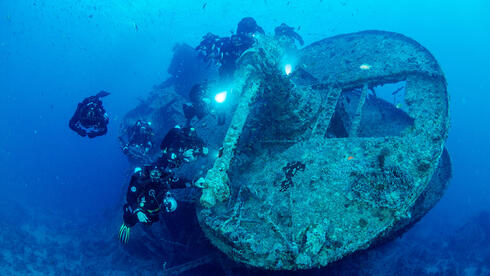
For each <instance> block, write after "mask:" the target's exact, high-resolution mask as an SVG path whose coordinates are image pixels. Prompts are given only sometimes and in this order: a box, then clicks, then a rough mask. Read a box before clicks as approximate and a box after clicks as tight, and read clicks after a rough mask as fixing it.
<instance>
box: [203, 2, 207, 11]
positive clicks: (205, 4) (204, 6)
mask: <svg viewBox="0 0 490 276" xmlns="http://www.w3.org/2000/svg"><path fill="white" fill-rule="evenodd" d="M207 5H208V2H206V3H204V5H202V9H203V10H204V9H205V8H206V6H207Z"/></svg>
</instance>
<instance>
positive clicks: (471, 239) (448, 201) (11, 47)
mask: <svg viewBox="0 0 490 276" xmlns="http://www.w3.org/2000/svg"><path fill="white" fill-rule="evenodd" d="M489 11H490V2H488V1H485V0H472V1H465V2H460V1H442V0H431V1H422V0H411V1H409V0H400V1H385V0H377V1H376V0H311V1H295V0H290V1H287V0H284V1H274V0H249V1H233V2H230V1H207V0H199V1H177V0H168V1H156V0H142V1H113V0H104V1H90V0H78V1H74V0H73V1H60V0H30V1H26V0H18V1H6V0H0V99H1V101H0V129H1V130H2V135H0V145H1V146H0V175H1V176H2V180H1V182H0V183H1V184H0V187H1V191H2V193H1V194H0V200H1V201H2V202H3V203H2V204H0V206H2V212H0V214H1V216H0V221H3V222H4V224H0V225H3V226H2V228H0V237H1V238H2V240H0V243H2V244H3V246H2V248H1V249H0V250H1V252H0V266H1V267H2V270H0V274H6V275H7V274H19V275H21V274H26V273H36V271H37V273H45V274H50V273H61V274H78V273H81V274H85V273H84V271H80V270H79V269H80V267H84V268H86V269H87V270H86V271H85V272H86V273H94V271H106V272H107V271H110V270H109V268H108V267H103V266H102V265H101V268H100V270H98V268H97V266H96V265H100V264H98V263H97V262H95V261H93V262H91V266H90V267H86V266H84V265H83V264H81V265H80V264H79V263H77V262H78V261H79V259H81V260H84V258H85V257H83V255H84V254H87V252H84V251H82V249H83V248H81V247H80V248H79V247H76V246H75V245H74V246H75V247H66V248H60V247H63V246H65V243H63V242H62V241H64V240H66V239H76V238H77V237H78V238H79V237H80V236H83V235H84V232H83V231H80V232H77V231H78V230H80V229H83V228H85V229H91V228H93V227H98V228H103V229H105V230H107V231H111V230H112V229H109V228H110V227H113V225H112V224H109V223H107V225H105V224H104V223H105V222H107V221H111V223H112V220H113V218H111V215H113V214H114V212H113V210H114V209H115V208H120V206H119V205H118V204H120V201H121V198H123V196H124V193H125V190H124V189H125V187H126V186H125V185H126V184H127V181H128V179H129V174H128V169H129V165H128V162H127V158H126V157H125V156H124V155H123V154H122V152H121V150H120V144H119V142H118V139H117V137H118V132H119V125H120V123H121V119H122V117H123V116H124V115H125V113H126V112H127V111H129V110H130V109H132V108H133V107H134V106H136V105H137V103H138V101H139V99H141V98H144V97H146V95H147V94H148V92H149V91H150V90H151V89H152V87H153V86H154V85H158V84H160V83H161V82H162V81H163V80H165V79H166V78H167V77H168V75H167V72H166V69H167V67H168V65H169V62H170V59H171V57H172V48H173V46H174V45H175V43H179V42H185V43H188V44H189V45H197V44H198V43H199V41H200V39H201V37H202V36H203V35H204V34H206V33H207V32H213V33H216V34H219V35H223V36H227V35H229V34H230V31H233V30H235V27H236V24H237V22H238V21H240V19H241V18H243V17H246V16H252V17H254V18H255V19H256V20H257V22H258V23H259V24H260V25H261V26H262V27H263V28H264V29H265V30H266V32H272V31H273V29H274V27H276V26H278V25H279V24H280V23H282V22H286V23H288V24H289V25H291V26H294V27H296V28H298V29H299V31H298V32H299V33H300V34H301V35H302V36H303V38H304V40H305V44H306V45H308V44H310V43H312V42H315V41H317V40H320V39H322V38H325V37H329V36H333V35H337V34H343V33H350V32H355V31H360V30H387V31H393V32H399V33H402V34H404V35H406V36H408V37H411V38H413V39H415V40H417V41H418V42H420V43H421V44H422V45H424V46H425V47H426V48H427V49H428V50H429V51H431V53H432V54H433V55H434V56H435V58H436V59H437V60H438V61H439V63H440V65H441V67H442V69H443V71H444V72H445V74H446V79H447V81H448V90H449V94H450V108H451V129H450V133H449V138H448V140H447V148H448V149H449V152H450V154H451V158H452V161H453V178H452V180H451V183H450V186H449V188H448V190H447V191H446V193H445V195H444V197H443V198H442V199H441V201H440V202H439V203H438V204H437V205H436V206H435V208H434V209H433V210H431V211H430V212H429V213H428V215H427V216H426V217H424V218H423V219H422V220H421V221H420V222H419V223H418V224H417V225H416V226H415V227H414V228H413V229H411V230H410V231H409V232H408V233H407V234H406V235H405V236H404V237H403V238H401V239H399V240H397V241H395V242H393V243H391V244H389V245H387V246H385V247H383V248H381V249H379V250H378V251H376V254H372V255H369V256H368V257H363V258H362V259H361V260H362V262H361V261H358V262H357V264H358V265H359V264H360V265H359V267H356V268H357V272H358V273H359V274H364V275H365V274H366V273H367V274H371V273H374V271H375V272H376V273H378V274H385V275H388V274H390V273H391V272H393V270H390V269H393V267H396V266H400V264H399V263H397V262H399V261H400V258H404V257H405V259H406V260H409V263H408V264H406V263H405V264H404V265H406V267H410V268H413V269H414V270H413V271H409V270H406V271H405V272H406V273H407V275H408V274H411V272H414V273H415V271H419V272H422V273H426V274H430V273H434V274H438V273H442V274H454V275H456V274H460V273H466V274H468V275H484V274H490V270H489V269H490V253H489V249H488V248H490V234H489V233H490V226H489V222H488V220H489V219H490V215H489V214H488V212H490V162H489V159H488V158H489V157H490V145H489V141H490V108H489V104H490V94H489V93H488V92H489V91H490V67H489V66H490V53H489V49H490V17H489V16H488V12H489ZM99 90H107V91H110V92H111V93H112V94H111V96H110V97H107V98H105V99H104V105H105V107H106V109H107V111H108V113H109V116H110V118H111V122H110V124H109V131H108V134H107V135H106V136H103V137H98V138H97V139H90V140H89V139H82V138H81V137H79V136H78V135H76V133H74V132H72V131H71V130H70V129H69V128H68V120H69V118H70V117H71V116H72V114H73V111H74V110H75V109H76V105H77V103H78V102H80V101H81V100H82V99H83V98H85V97H87V96H89V95H93V94H95V93H96V92H98V91H99ZM37 226H39V227H45V229H46V230H45V231H44V230H43V231H41V232H36V233H37V234H36V235H35V236H36V237H37V238H36V239H27V238H26V237H23V236H16V235H14V234H13V233H12V232H15V231H16V229H23V230H22V231H26V232H30V233H32V232H35V230H33V229H36V227H37ZM104 227H105V228H104ZM72 228H73V229H78V230H77V231H75V232H72V233H73V235H70V231H71V230H70V229H72ZM106 228H107V229H106ZM26 229H28V230H26ZM113 231H114V233H115V232H116V231H117V228H114V229H113ZM43 235H44V236H43ZM480 236H482V237H480ZM101 237H102V236H101ZM104 237H105V236H104ZM57 238H59V242H56V239H57ZM84 238H87V237H84ZM101 239H102V238H101ZM106 242H107V244H111V243H112V244H114V245H111V246H112V247H111V250H116V249H114V248H117V246H118V245H117V240H115V239H113V240H108V239H107V240H106ZM19 244H21V245H22V246H23V247H25V248H29V249H25V250H20V249H15V248H16V247H18V245H19ZM422 245H423V246H425V247H424V248H420V247H421V246H422ZM77 246H78V245H77ZM90 246H91V248H90V250H92V251H90V254H91V257H92V258H94V257H95V258H96V257H97V256H96V254H98V253H100V254H105V255H107V254H106V253H107V252H106V253H104V252H105V250H107V249H104V248H106V247H105V246H106V245H105V243H100V244H98V245H90ZM98 246H99V247H100V248H99V247H98ZM417 246H420V247H417ZM51 247H53V248H56V249H51ZM414 247H416V248H414ZM53 250H54V251H53ZM77 250H78V252H77ZM417 250H419V251H417ZM36 252H43V253H36ZM68 252H71V253H68ZM50 254H55V255H57V256H58V257H59V258H58V257H57V259H56V260H60V259H64V260H65V262H66V263H65V264H64V265H63V267H64V268H63V270H61V271H60V270H59V269H60V265H59V263H52V262H50V261H48V260H49V259H53V258H52V257H50ZM63 254H74V255H75V256H71V255H70V256H67V257H66V258H64V257H63V256H64V255H63ZM33 256H34V257H33ZM77 256H78V257H77ZM465 256H473V257H474V258H473V259H475V258H476V259H478V260H479V261H475V260H469V259H468V258H466V257H465ZM43 258H44V259H43ZM87 258H88V257H87ZM101 258H102V255H101ZM43 260H45V261H43ZM133 261H134V263H133V264H132V265H133V266H138V262H137V260H133ZM444 262H447V263H448V264H447V265H441V263H444ZM380 263H383V264H384V265H380ZM485 263H486V268H485V266H484V265H483V264H485ZM117 265H120V267H118V266H117ZM145 265H146V267H145V271H147V270H146V269H148V264H147V263H145ZM152 265H153V266H152ZM160 265H161V264H159V263H157V264H151V265H149V266H150V267H158V266H160ZM441 266H444V267H445V268H446V270H441ZM33 267H35V268H33ZM402 267H403V266H402ZM41 268H42V269H41ZM110 268H111V269H113V270H114V271H118V273H125V272H127V273H130V272H129V271H130V270H129V269H126V268H127V267H126V266H125V265H124V264H121V263H118V262H114V263H113V264H112V265H111V267H110ZM77 269H78V270H77ZM333 269H334V270H333V271H334V272H333V273H337V274H349V273H353V271H352V270H348V269H347V268H346V265H341V264H340V265H338V266H336V267H334V268H333ZM363 269H364V270H363ZM407 269H408V268H407ZM149 271H151V269H150V270H149ZM363 271H364V272H363ZM156 272H157V271H156ZM156 272H155V273H156ZM194 273H205V272H204V271H199V270H196V271H194ZM206 273H208V271H206ZM248 273H253V272H248ZM257 273H258V272H257ZM305 273H308V272H305ZM311 273H320V272H311Z"/></svg>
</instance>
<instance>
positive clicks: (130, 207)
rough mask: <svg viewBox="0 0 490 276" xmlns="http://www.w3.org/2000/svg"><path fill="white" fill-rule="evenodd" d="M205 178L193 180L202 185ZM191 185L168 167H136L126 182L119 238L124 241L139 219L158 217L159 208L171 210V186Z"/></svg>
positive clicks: (151, 220)
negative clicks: (127, 182)
mask: <svg viewBox="0 0 490 276" xmlns="http://www.w3.org/2000/svg"><path fill="white" fill-rule="evenodd" d="M203 182H204V179H202V178H200V179H199V180H198V181H196V183H195V184H194V185H195V186H196V187H199V188H202V184H203ZM188 187H191V182H190V181H188V180H186V179H182V178H178V177H176V176H175V175H174V174H173V173H172V171H171V170H166V169H165V168H161V167H159V166H157V165H149V166H144V167H143V168H139V167H138V168H136V169H135V172H134V174H133V175H132V176H131V180H130V183H129V186H128V191H127V194H126V201H127V202H126V204H125V205H124V207H123V221H124V222H123V224H122V225H121V227H120V229H119V240H120V241H121V242H123V243H127V242H128V240H129V233H130V229H131V227H133V226H134V225H136V224H137V223H138V222H141V223H144V224H148V225H151V224H153V223H154V222H157V221H158V220H159V214H160V212H161V211H165V212H173V211H175V209H176V208H177V201H176V200H175V199H174V198H173V197H172V195H171V193H170V190H171V189H182V188H188Z"/></svg>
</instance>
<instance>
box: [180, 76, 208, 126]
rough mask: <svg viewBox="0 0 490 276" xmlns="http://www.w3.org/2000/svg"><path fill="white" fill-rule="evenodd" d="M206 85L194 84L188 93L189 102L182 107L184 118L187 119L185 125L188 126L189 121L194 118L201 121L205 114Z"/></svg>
mask: <svg viewBox="0 0 490 276" xmlns="http://www.w3.org/2000/svg"><path fill="white" fill-rule="evenodd" d="M206 89H207V85H206V83H205V82H204V83H202V84H196V85H194V86H193V87H192V88H191V90H190V91H189V100H190V102H188V103H185V104H184V105H183V106H182V109H183V110H184V115H185V118H186V119H187V125H189V124H190V122H191V120H192V119H193V118H194V117H197V119H198V120H201V119H202V118H203V117H204V116H206V114H207V107H206V103H205V102H204V100H203V99H204V98H205V96H206Z"/></svg>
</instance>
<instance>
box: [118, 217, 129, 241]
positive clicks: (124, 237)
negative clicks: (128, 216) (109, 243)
mask: <svg viewBox="0 0 490 276" xmlns="http://www.w3.org/2000/svg"><path fill="white" fill-rule="evenodd" d="M130 231H131V228H130V227H128V226H126V224H124V222H123V224H122V225H121V228H119V241H121V242H122V243H124V244H126V243H128V241H129V233H130Z"/></svg>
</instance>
